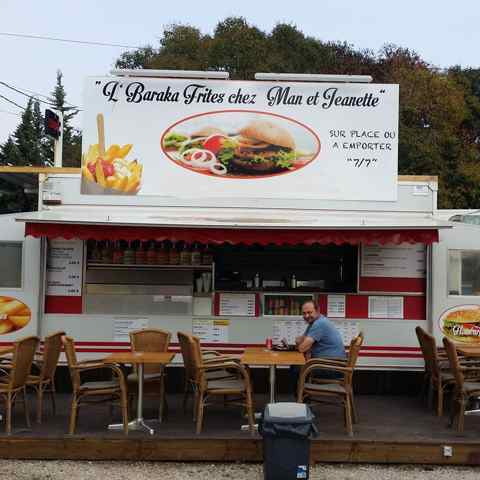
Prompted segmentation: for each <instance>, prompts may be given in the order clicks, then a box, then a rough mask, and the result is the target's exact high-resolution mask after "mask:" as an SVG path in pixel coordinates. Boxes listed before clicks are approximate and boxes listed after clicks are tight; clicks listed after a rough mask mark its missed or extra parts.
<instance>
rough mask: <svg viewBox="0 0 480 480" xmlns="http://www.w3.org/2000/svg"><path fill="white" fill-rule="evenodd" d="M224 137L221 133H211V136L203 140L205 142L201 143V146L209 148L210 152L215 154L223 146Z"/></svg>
mask: <svg viewBox="0 0 480 480" xmlns="http://www.w3.org/2000/svg"><path fill="white" fill-rule="evenodd" d="M224 138H225V137H224V136H223V135H212V136H211V137H209V138H207V139H206V140H205V143H204V144H203V148H204V149H205V150H210V152H212V153H214V154H215V155H216V154H217V153H218V151H219V150H220V149H221V148H222V147H223V139H224Z"/></svg>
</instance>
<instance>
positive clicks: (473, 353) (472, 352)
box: [456, 345, 480, 357]
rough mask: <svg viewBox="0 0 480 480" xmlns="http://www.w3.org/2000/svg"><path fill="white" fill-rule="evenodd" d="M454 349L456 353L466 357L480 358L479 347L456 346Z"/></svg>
mask: <svg viewBox="0 0 480 480" xmlns="http://www.w3.org/2000/svg"><path fill="white" fill-rule="evenodd" d="M456 349H457V352H458V353H461V354H462V355H465V356H466V357H480V345H476V346H472V345H456Z"/></svg>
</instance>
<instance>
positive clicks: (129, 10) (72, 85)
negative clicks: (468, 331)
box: [0, 0, 480, 143]
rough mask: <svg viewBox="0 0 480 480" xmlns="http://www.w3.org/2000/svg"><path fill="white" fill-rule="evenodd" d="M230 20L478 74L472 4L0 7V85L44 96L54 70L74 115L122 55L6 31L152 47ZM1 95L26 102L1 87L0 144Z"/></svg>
mask: <svg viewBox="0 0 480 480" xmlns="http://www.w3.org/2000/svg"><path fill="white" fill-rule="evenodd" d="M232 15H234V16H243V17H245V18H246V19H247V21H248V22H249V23H250V24H252V25H255V26H257V27H258V28H260V29H261V30H264V31H266V32H270V31H271V30H272V28H273V27H274V26H275V25H276V24H277V23H291V24H294V25H295V26H296V27H297V28H298V29H300V30H301V31H303V32H304V33H305V34H306V35H309V36H313V37H315V38H318V39H319V40H322V41H342V42H343V41H346V42H348V43H350V44H352V45H353V46H354V47H355V48H359V49H364V48H368V49H371V50H373V51H375V52H376V51H378V50H379V49H380V48H381V47H382V46H383V45H385V44H387V43H393V44H396V45H398V46H401V47H405V48H409V49H412V50H414V51H415V52H417V53H418V54H419V55H420V56H421V57H422V58H423V59H424V60H425V61H427V62H428V63H430V64H432V65H434V66H436V67H440V68H444V67H449V66H452V65H461V66H463V67H474V68H479V67H480V55H479V48H478V46H479V45H480V29H479V28H478V25H479V24H480V3H479V2H478V0H456V1H455V2H447V1H445V0H424V1H423V2H422V1H420V0H403V1H402V2H399V1H395V2H388V1H386V0H362V1H358V0H343V1H342V0H295V1H294V2H281V1H279V0H275V1H274V0H263V1H259V0H242V2H229V1H228V0H223V1H214V0H202V1H193V0H191V1H186V0H175V1H171V2H165V1H163V2H162V1H158V0H137V1H135V2H132V1H125V0H115V1H113V0H102V1H99V0H81V1H76V2H73V1H67V0H63V1H58V0H55V1H54V0H41V1H39V0H0V54H1V57H0V58H1V67H0V82H4V83H7V84H8V85H10V86H11V87H15V88H17V89H20V90H23V91H29V92H35V94H41V95H47V96H48V95H49V94H50V93H51V92H52V90H53V88H54V86H55V81H56V72H57V70H61V71H62V73H63V83H64V86H65V90H66V93H67V101H68V102H70V103H72V104H74V105H77V106H79V107H80V108H81V106H82V81H83V78H84V77H86V76H91V75H106V74H108V73H109V71H110V70H111V69H112V68H113V66H114V63H115V60H116V59H117V58H118V57H119V56H120V54H121V53H122V52H124V51H127V50H128V48H122V47H111V46H93V45H82V44H75V43H64V42H59V41H47V40H39V39H28V38H20V37H14V36H9V35H5V34H19V35H35V36H46V37H55V38H62V39H70V40H77V41H87V42H100V43H109V44H121V45H128V46H133V47H136V46H144V45H147V44H148V45H152V46H154V47H157V46H158V41H159V38H160V37H161V35H162V32H163V29H164V28H165V27H166V26H168V25H170V24H172V23H182V24H189V25H193V26H195V27H197V28H199V29H200V30H201V31H202V32H203V33H212V32H213V30H214V28H215V25H216V24H217V23H218V22H219V21H221V20H223V19H225V18H226V17H228V16H232ZM318 73H330V72H318ZM2 97H6V98H8V99H9V100H11V101H13V102H15V103H17V104H18V105H20V106H25V105H26V102H27V101H28V98H27V97H25V96H23V95H21V94H17V93H15V92H14V91H13V90H11V89H9V88H7V87H5V86H4V85H2V84H0V143H3V142H4V141H5V140H6V139H7V138H8V135H9V134H11V133H13V131H14V129H15V127H16V126H17V124H18V122H19V121H20V116H19V115H20V113H21V111H22V110H21V109H20V108H19V107H17V106H15V105H13V104H11V103H9V102H8V101H7V100H5V99H4V98H2ZM39 98H41V99H42V98H43V97H39ZM81 122H82V118H81V114H79V115H77V117H76V119H75V122H74V126H76V127H79V128H81Z"/></svg>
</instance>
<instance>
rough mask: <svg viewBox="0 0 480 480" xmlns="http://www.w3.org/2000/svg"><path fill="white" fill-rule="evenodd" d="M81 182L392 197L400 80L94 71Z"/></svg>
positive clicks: (236, 193)
mask: <svg viewBox="0 0 480 480" xmlns="http://www.w3.org/2000/svg"><path fill="white" fill-rule="evenodd" d="M84 106H85V111H84V128H83V148H82V151H83V154H82V182H81V192H82V194H86V195H130V196H135V195H137V196H141V195H156V196H168V197H178V198H182V197H183V198H198V199H201V198H219V197H223V198H233V199H234V198H242V199H244V198H280V199H313V200H316V199H319V200H355V201H361V200H364V201H371V200H379V201H395V200H396V195H397V150H398V85H393V84H392V85H379V84H360V83H357V84H353V83H350V84H348V83H347V84H345V83H331V84H326V83H310V82H302V83H300V82H283V83H281V82H263V81H262V82H260V81H256V82H254V81H250V82H243V81H225V80H203V79H169V78H145V77H91V78H88V79H87V80H86V82H85V89H84Z"/></svg>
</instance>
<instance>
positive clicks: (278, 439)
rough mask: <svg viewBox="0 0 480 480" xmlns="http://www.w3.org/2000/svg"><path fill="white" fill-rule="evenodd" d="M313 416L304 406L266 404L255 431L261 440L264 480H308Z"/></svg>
mask: <svg viewBox="0 0 480 480" xmlns="http://www.w3.org/2000/svg"><path fill="white" fill-rule="evenodd" d="M313 419H314V415H313V413H312V411H311V410H310V407H308V405H305V404H304V403H290V402H279V403H269V404H268V405H267V406H266V407H265V411H264V414H263V418H262V421H261V422H260V424H259V432H260V434H261V435H262V437H263V478H264V479H265V480H296V479H308V478H309V470H310V436H311V435H312V434H316V428H315V425H314V424H313Z"/></svg>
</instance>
